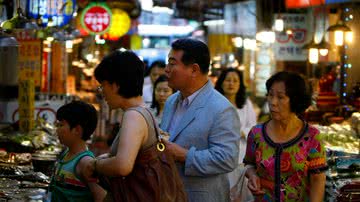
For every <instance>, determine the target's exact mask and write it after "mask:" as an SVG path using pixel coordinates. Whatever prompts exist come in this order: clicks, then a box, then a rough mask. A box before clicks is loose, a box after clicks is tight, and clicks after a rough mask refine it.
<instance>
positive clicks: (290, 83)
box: [266, 71, 311, 114]
mask: <svg viewBox="0 0 360 202" xmlns="http://www.w3.org/2000/svg"><path fill="white" fill-rule="evenodd" d="M275 82H284V84H285V90H286V95H287V96H288V97H289V98H290V110H291V111H292V112H294V113H295V114H301V113H303V112H304V111H305V110H306V109H307V108H308V107H309V106H310V104H311V94H310V92H309V90H308V89H307V86H306V83H305V80H304V79H303V78H302V77H301V76H300V75H298V74H296V73H292V72H286V71H283V72H278V73H276V74H274V75H273V76H271V77H270V78H269V79H268V80H267V81H266V90H267V92H269V91H270V88H271V86H272V85H273V84H274V83H275Z"/></svg>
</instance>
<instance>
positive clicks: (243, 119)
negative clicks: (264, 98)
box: [215, 68, 256, 202]
mask: <svg viewBox="0 0 360 202" xmlns="http://www.w3.org/2000/svg"><path fill="white" fill-rule="evenodd" d="M215 89H216V90H218V91H219V92H220V93H221V94H223V95H224V96H225V97H226V98H227V99H228V100H229V101H230V102H231V103H232V104H233V105H234V106H235V107H236V108H237V112H238V115H239V117H240V126H241V127H240V134H241V139H240V144H239V165H238V167H237V168H236V169H235V170H234V171H233V172H231V173H229V180H230V188H231V193H230V194H231V199H232V201H242V202H245V201H250V200H252V194H251V192H250V191H249V189H248V188H247V179H246V178H245V168H244V164H243V163H242V162H243V159H244V156H245V152H246V139H247V135H248V133H249V131H250V129H251V128H252V127H253V126H255V125H256V113H255V110H254V107H253V104H252V103H251V101H250V99H249V98H248V97H247V96H246V87H245V84H244V80H243V74H242V72H240V71H239V70H237V69H234V68H228V69H224V70H223V71H222V72H221V74H220V76H219V78H218V80H217V82H216V84H215Z"/></svg>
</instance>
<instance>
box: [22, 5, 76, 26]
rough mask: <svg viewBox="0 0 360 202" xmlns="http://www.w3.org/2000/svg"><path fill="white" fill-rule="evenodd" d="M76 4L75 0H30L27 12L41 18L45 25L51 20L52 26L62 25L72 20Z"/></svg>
mask: <svg viewBox="0 0 360 202" xmlns="http://www.w3.org/2000/svg"><path fill="white" fill-rule="evenodd" d="M75 6H76V1H75V0H56V1H53V0H28V3H27V13H28V15H29V17H31V18H34V19H39V22H41V23H40V24H41V26H43V27H46V26H48V23H49V22H50V21H52V26H58V27H62V26H64V25H66V24H68V23H69V22H70V21H71V19H72V17H73V13H74V11H75Z"/></svg>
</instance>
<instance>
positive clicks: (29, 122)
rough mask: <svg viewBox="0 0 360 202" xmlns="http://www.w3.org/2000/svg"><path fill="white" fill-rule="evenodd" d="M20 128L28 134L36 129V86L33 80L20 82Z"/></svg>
mask: <svg viewBox="0 0 360 202" xmlns="http://www.w3.org/2000/svg"><path fill="white" fill-rule="evenodd" d="M18 102H19V127H20V131H22V132H24V133H27V132H30V131H31V130H32V129H33V128H34V111H35V85H34V80H33V79H27V80H19V97H18Z"/></svg>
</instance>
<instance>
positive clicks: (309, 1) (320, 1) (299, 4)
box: [285, 0, 325, 8]
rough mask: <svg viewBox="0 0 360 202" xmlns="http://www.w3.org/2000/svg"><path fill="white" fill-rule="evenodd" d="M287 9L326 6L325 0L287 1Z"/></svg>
mask: <svg viewBox="0 0 360 202" xmlns="http://www.w3.org/2000/svg"><path fill="white" fill-rule="evenodd" d="M285 4H286V8H303V7H310V6H319V5H324V4H325V0H286V1H285Z"/></svg>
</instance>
